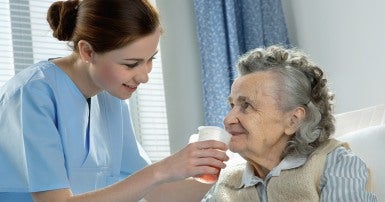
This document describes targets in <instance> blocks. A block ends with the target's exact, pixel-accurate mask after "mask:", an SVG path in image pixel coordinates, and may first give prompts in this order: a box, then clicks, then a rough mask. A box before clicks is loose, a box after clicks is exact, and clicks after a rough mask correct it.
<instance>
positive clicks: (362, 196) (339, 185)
mask: <svg viewBox="0 0 385 202" xmlns="http://www.w3.org/2000/svg"><path fill="white" fill-rule="evenodd" d="M306 160H307V157H306V156H297V157H293V156H288V157H285V158H284V159H283V160H282V161H281V162H280V164H279V165H278V166H277V167H275V168H273V169H272V170H271V171H270V172H269V173H268V175H267V176H266V178H265V180H262V179H260V178H259V177H257V176H255V175H254V170H253V167H252V166H251V165H250V164H247V166H246V169H245V172H244V173H243V177H242V184H243V186H244V187H249V186H255V187H256V189H257V191H258V194H259V197H260V199H261V201H262V202H267V184H268V181H269V179H270V178H271V177H275V176H279V175H280V173H281V171H282V170H288V169H293V168H297V167H300V166H302V165H304V164H305V162H306ZM367 182H368V170H367V167H366V164H365V163H364V162H363V161H362V159H361V158H359V157H358V156H356V155H354V154H353V153H352V152H351V151H349V150H347V149H345V148H344V147H337V148H336V149H334V150H333V151H332V152H330V153H329V154H328V156H327V159H326V164H325V168H324V172H323V175H322V177H321V182H320V186H321V196H320V201H321V202H330V201H349V202H352V201H365V202H366V201H368V202H369V201H374V202H375V201H377V199H376V196H375V195H374V194H373V193H370V192H367V191H366V184H367ZM214 187H215V186H214ZM214 187H213V188H214ZM214 191H215V190H214V189H211V190H210V191H209V192H208V194H207V195H206V197H205V198H204V199H203V200H202V202H209V201H212V200H210V198H211V193H213V192H214Z"/></svg>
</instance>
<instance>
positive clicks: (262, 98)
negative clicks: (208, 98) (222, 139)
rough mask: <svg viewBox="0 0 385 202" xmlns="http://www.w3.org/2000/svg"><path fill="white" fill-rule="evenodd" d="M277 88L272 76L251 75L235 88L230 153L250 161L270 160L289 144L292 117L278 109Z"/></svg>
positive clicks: (229, 125)
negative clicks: (288, 130)
mask: <svg viewBox="0 0 385 202" xmlns="http://www.w3.org/2000/svg"><path fill="white" fill-rule="evenodd" d="M275 85H276V84H275V82H274V78H273V73H271V72H255V73H252V74H247V75H245V76H241V77H239V78H238V79H236V80H235V82H234V83H233V85H232V88H231V94H230V96H229V103H230V106H231V111H230V112H229V113H228V114H227V116H226V118H225V120H224V124H225V128H226V130H227V131H228V132H229V133H231V135H232V138H231V142H230V144H229V149H230V150H231V151H233V152H236V153H239V154H240V155H241V156H243V157H244V158H246V159H250V158H251V159H255V158H258V157H261V158H264V157H267V156H269V155H271V152H273V151H276V149H277V148H281V147H284V145H285V144H286V142H287V141H288V140H289V135H286V133H287V131H286V130H287V125H288V120H289V119H288V114H287V113H284V112H281V111H280V110H279V109H278V107H277V101H276V96H274V94H273V92H274V89H276V86H275ZM278 150H279V149H278Z"/></svg>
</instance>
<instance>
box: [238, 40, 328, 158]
mask: <svg viewBox="0 0 385 202" xmlns="http://www.w3.org/2000/svg"><path fill="white" fill-rule="evenodd" d="M237 67H238V71H239V74H240V76H243V75H246V74H250V73H253V72H258V71H269V72H272V73H273V75H274V77H273V78H274V79H275V82H276V83H277V86H278V87H277V88H276V89H275V92H273V94H274V96H275V98H276V100H277V105H278V106H277V107H278V109H279V110H281V111H283V112H287V111H289V110H292V109H295V108H296V107H299V106H302V107H304V109H305V110H306V118H305V119H304V121H303V122H302V124H301V125H300V127H299V129H298V131H297V132H296V133H295V134H294V135H293V137H292V139H291V140H290V141H289V143H288V146H287V147H286V150H285V152H284V154H285V155H286V154H305V155H307V154H310V153H311V152H313V151H314V150H315V149H316V148H317V147H318V146H319V145H320V144H321V143H323V142H324V141H326V140H327V139H328V138H329V137H330V135H331V134H333V133H334V130H335V126H334V117H333V114H332V108H333V102H332V101H333V97H334V96H333V94H332V93H331V91H330V90H329V88H328V86H327V85H326V84H327V80H326V79H325V78H324V75H323V71H322V70H321V69H320V68H319V67H318V66H317V65H316V64H314V63H313V62H312V61H311V60H310V59H309V58H308V56H307V55H306V54H305V53H303V52H301V51H300V50H297V49H294V48H293V49H285V48H283V47H281V46H270V47H267V48H257V49H254V50H251V51H249V52H248V53H246V54H244V55H243V56H241V57H240V59H239V61H238V64H237Z"/></svg>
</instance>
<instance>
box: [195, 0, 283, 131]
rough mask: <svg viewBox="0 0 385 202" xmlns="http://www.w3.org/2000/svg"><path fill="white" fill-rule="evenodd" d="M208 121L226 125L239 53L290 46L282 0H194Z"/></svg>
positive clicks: (216, 124) (206, 121)
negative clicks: (228, 101) (258, 48)
mask: <svg viewBox="0 0 385 202" xmlns="http://www.w3.org/2000/svg"><path fill="white" fill-rule="evenodd" d="M194 11H195V16H196V26H197V32H198V40H199V49H200V55H201V63H202V82H203V97H204V101H203V102H204V110H205V124H206V125H215V126H220V127H223V118H224V116H225V115H226V114H227V112H228V110H229V108H228V105H227V97H228V96H229V93H230V87H231V84H232V82H233V80H234V78H235V77H236V76H237V72H236V68H235V63H236V61H237V59H238V57H239V56H240V55H241V54H243V53H245V52H247V51H249V50H251V49H253V48H256V47H261V46H269V45H273V44H280V45H283V46H289V39H288V36H287V29H286V24H285V18H284V15H283V11H282V5H281V2H280V0H194Z"/></svg>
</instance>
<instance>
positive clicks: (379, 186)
mask: <svg viewBox="0 0 385 202" xmlns="http://www.w3.org/2000/svg"><path fill="white" fill-rule="evenodd" d="M337 139H339V140H341V141H344V142H348V143H349V145H350V148H351V149H352V152H353V153H355V154H356V155H358V156H359V157H361V158H362V159H363V160H364V161H365V162H366V164H367V166H368V168H369V169H370V171H371V174H372V181H373V191H374V193H375V194H376V195H377V200H378V201H385V189H384V187H385V161H384V159H385V158H384V154H385V125H379V126H371V127H367V128H364V129H360V130H357V131H354V132H349V133H347V134H345V135H342V136H340V137H337Z"/></svg>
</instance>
